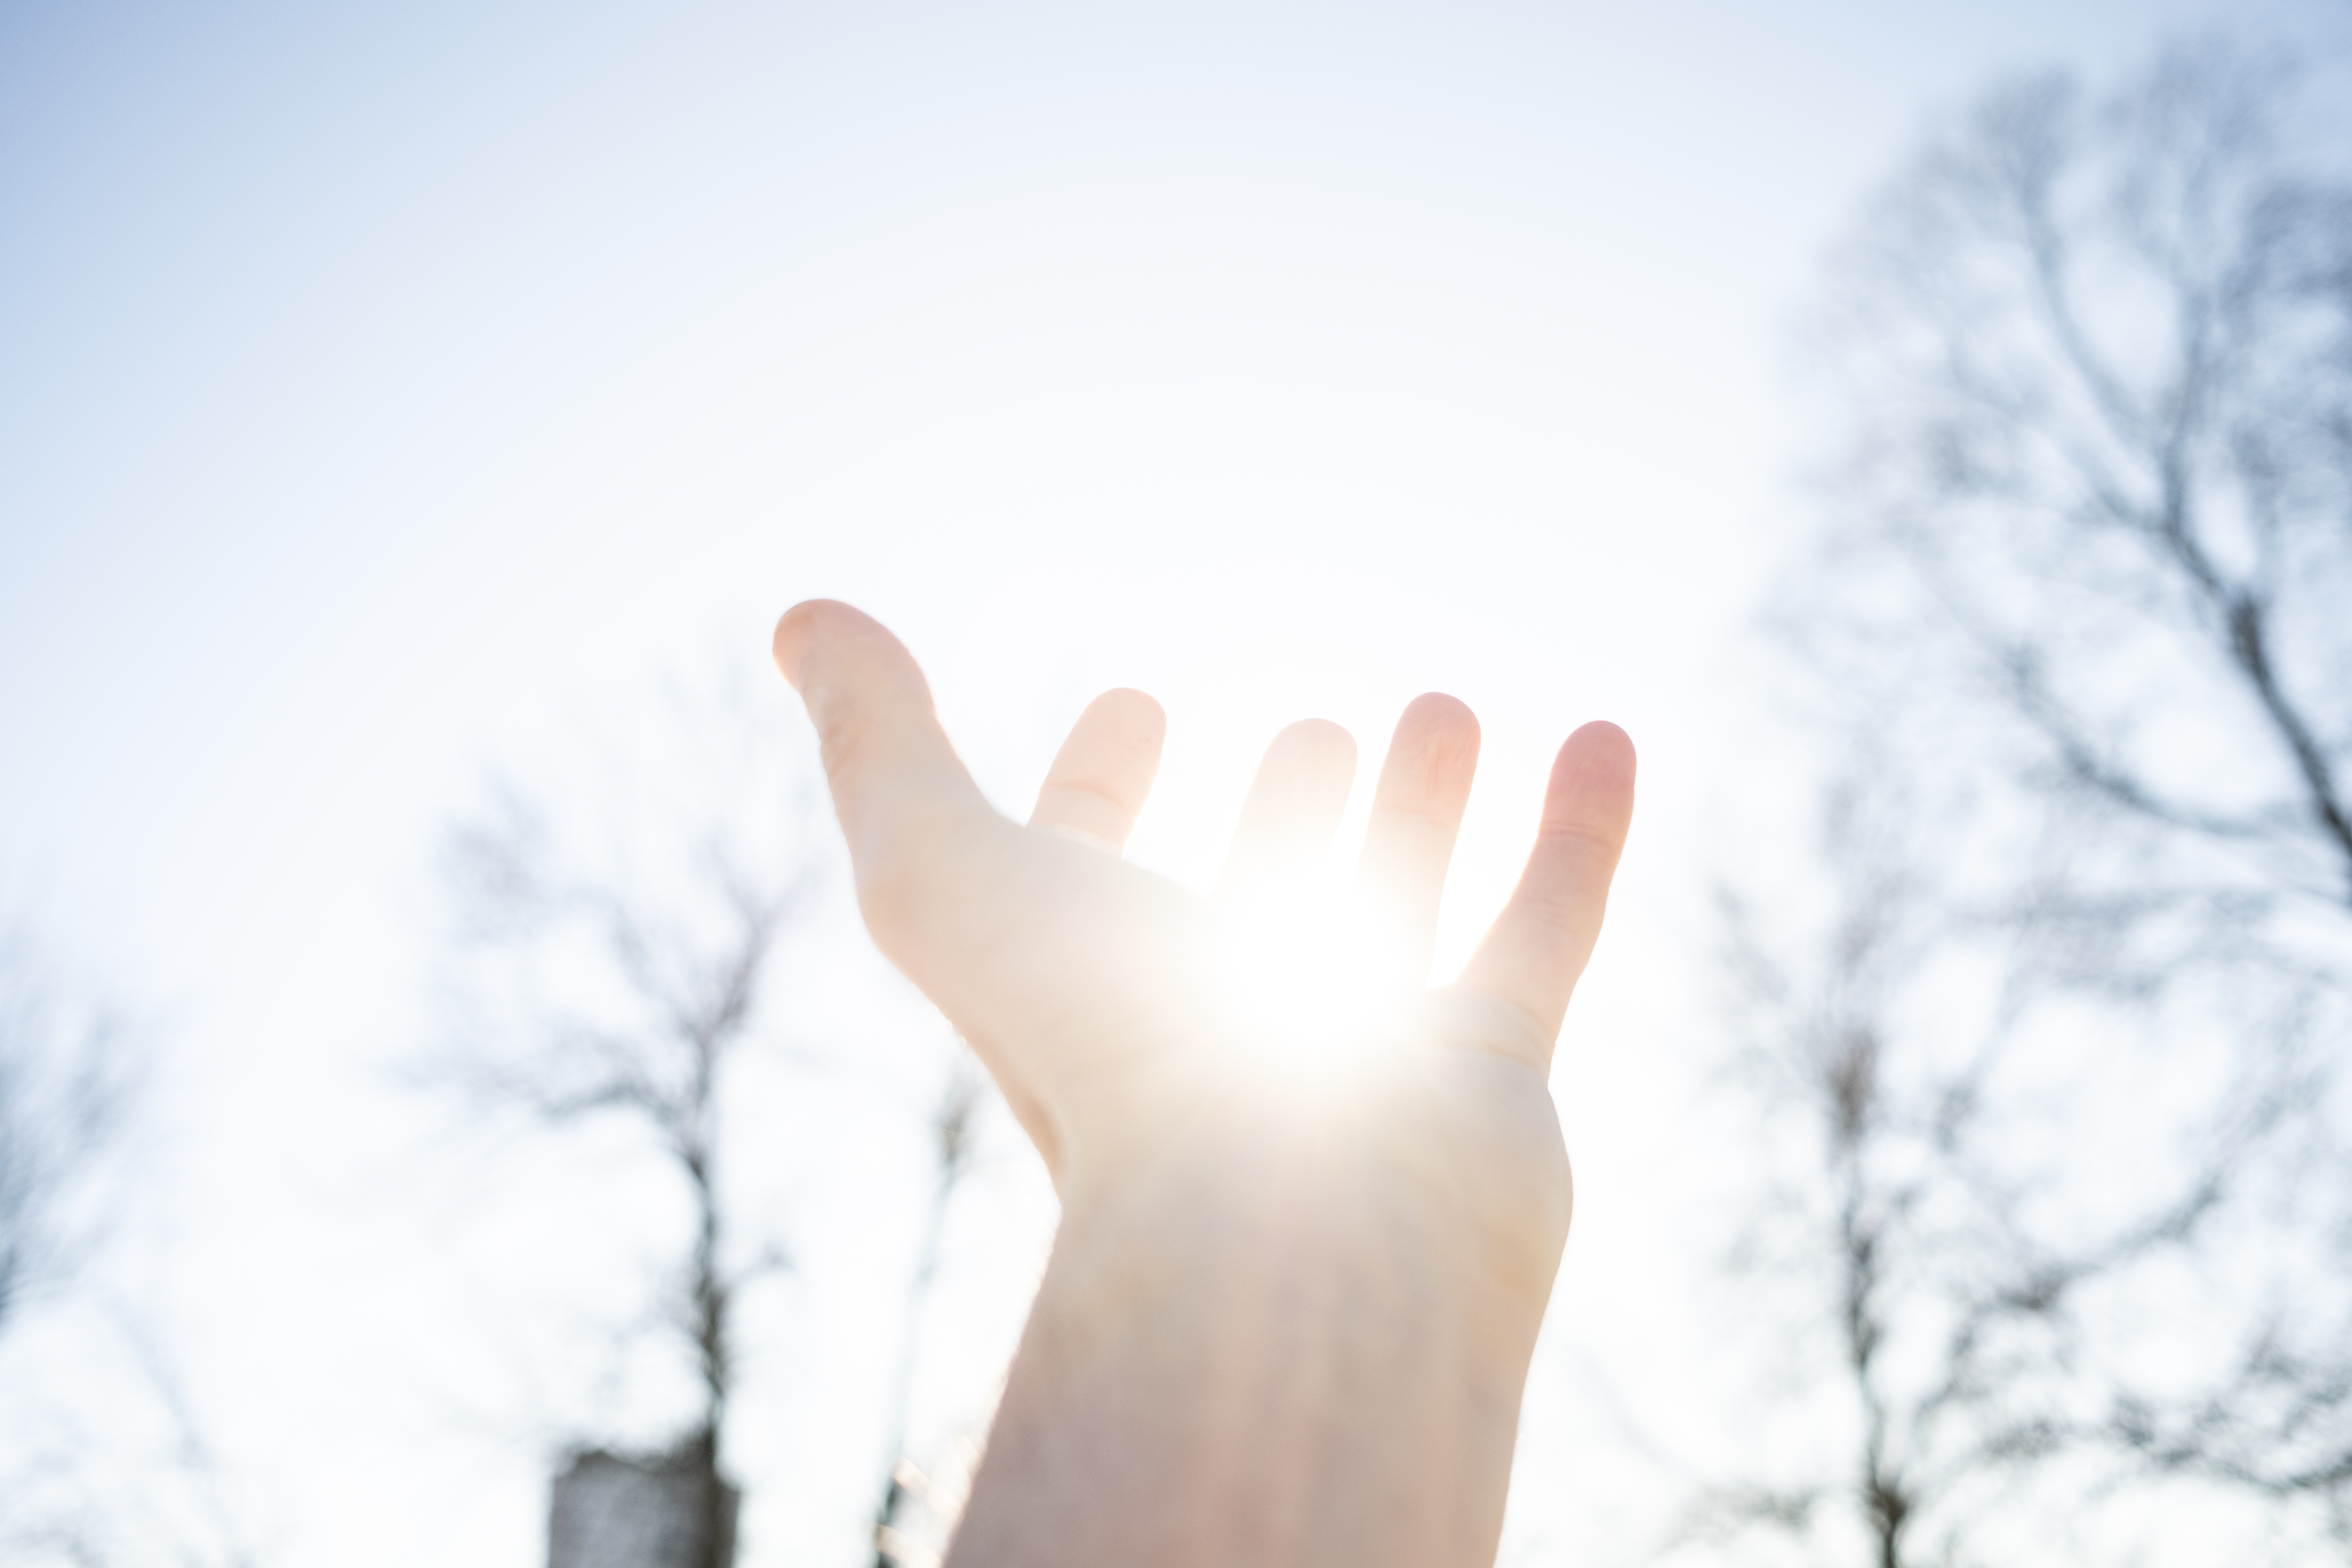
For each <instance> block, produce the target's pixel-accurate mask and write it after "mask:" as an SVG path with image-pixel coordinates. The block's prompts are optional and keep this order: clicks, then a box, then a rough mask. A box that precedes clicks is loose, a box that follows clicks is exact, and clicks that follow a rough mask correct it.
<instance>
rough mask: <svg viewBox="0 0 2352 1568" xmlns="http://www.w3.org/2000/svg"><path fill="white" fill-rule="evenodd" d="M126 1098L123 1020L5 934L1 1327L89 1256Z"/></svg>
mask: <svg viewBox="0 0 2352 1568" xmlns="http://www.w3.org/2000/svg"><path fill="white" fill-rule="evenodd" d="M124 1101H125V1083H124V1055H123V1031H122V1025H121V1018H120V1017H119V1016H117V1015H116V1014H115V1012H113V1011H112V1010H111V1009H109V1008H107V1007H104V1006H92V1005H86V1004H79V1003H77V1002H76V1001H75V1000H74V999H72V998H71V997H69V996H68V994H66V992H65V990H64V988H63V987H61V986H60V985H59V984H58V983H57V981H56V980H55V978H54V977H53V975H52V974H51V973H49V971H48V970H47V968H46V967H45V965H44V964H43V963H42V961H41V959H40V957H39V955H38V954H37V952H36V951H35V949H34V946H33V942H32V940H31V939H30V937H28V936H26V935H25V934H24V933H22V932H16V933H12V934H7V935H0V1334H5V1333H6V1332H7V1330H8V1327H9V1325H10V1323H11V1322H12V1321H14V1320H15V1319H16V1317H17V1316H18V1315H19V1314H20V1313H21V1312H22V1311H23V1310H25V1309H26V1307H28V1306H30V1305H32V1304H34V1303H36V1302H37V1301H39V1300H42V1299H43V1298H45V1297H47V1296H51V1295H53V1294H55V1293H56V1292H58V1291H59V1290H62V1289H64V1288H65V1287H66V1286H67V1285H68V1283H69V1282H70V1281H71V1280H72V1279H73V1276H74V1274H75V1272H76V1270H77V1268H78V1267H79V1264H80V1263H81V1261H82V1259H83V1258H85V1257H86V1256H87V1254H88V1251H89V1247H90V1244H91V1243H92V1241H93V1240H94V1239H95V1233H96V1226H97V1221H98V1219H99V1217H100V1216H99V1213H98V1207H97V1203H96V1200H97V1197H98V1195H99V1194H98V1187H99V1184H100V1178H101V1176H102V1173H103V1169H104V1162H105V1159H106V1156H107V1153H108V1151H109V1146H110V1143H111V1142H113V1139H114V1135H115V1132H116V1131H117V1130H118V1128H119V1127H120V1125H121V1117H122V1111H123V1106H124Z"/></svg>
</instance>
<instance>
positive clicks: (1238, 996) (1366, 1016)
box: [1217, 879, 1419, 1080]
mask: <svg viewBox="0 0 2352 1568" xmlns="http://www.w3.org/2000/svg"><path fill="white" fill-rule="evenodd" d="M1401 928H1402V921H1400V920H1398V919H1397V918H1396V917H1395V915H1394V913H1393V911H1391V910H1386V909H1385V908H1384V907H1382V905H1381V901H1380V900H1375V899H1372V898H1369V897H1367V896H1366V895H1365V894H1364V892H1363V890H1362V889H1360V888H1356V887H1350V886H1349V885H1347V884H1345V883H1344V882H1340V881H1339V880H1338V879H1315V880H1313V881H1302V882H1299V883H1295V884H1291V885H1287V886H1284V887H1280V888H1274V889H1257V890H1253V892H1252V893H1250V894H1249V895H1247V896H1245V897H1243V898H1239V899H1235V900H1232V901H1230V902H1228V903H1227V904H1225V905H1224V906H1223V908H1222V909H1221V910H1219V918H1218V924H1217V937H1218V942H1217V959H1218V975H1219V981H1220V984H1221V986H1222V988H1223V993H1224V995H1223V1002H1224V1004H1225V1010H1226V1012H1227V1013H1228V1014H1229V1016H1233V1017H1234V1018H1237V1019H1239V1020H1240V1021H1241V1023H1242V1029H1241V1031H1240V1037H1239V1039H1238V1040H1237V1042H1236V1044H1237V1045H1238V1047H1240V1048H1241V1050H1242V1051H1243V1052H1244V1053H1245V1061H1246V1062H1247V1064H1248V1065H1249V1066H1251V1067H1252V1068H1258V1069H1263V1070H1265V1071H1268V1072H1271V1073H1272V1074H1273V1075H1275V1076H1276V1077H1277V1078H1281V1079H1294V1078H1297V1077H1302V1076H1303V1077H1307V1078H1311V1079H1318V1080H1320V1079H1329V1078H1331V1077H1333V1076H1337V1075H1342V1074H1345V1073H1347V1072H1348V1071H1349V1070H1350V1069H1351V1068H1361V1067H1363V1066H1366V1065H1368V1064H1370V1063H1371V1062H1373V1061H1376V1060H1379V1059H1381V1058H1384V1057H1385V1056H1386V1055H1387V1054H1388V1053H1389V1051H1390V1050H1391V1047H1392V1046H1393V1043H1394V1034H1395V1026H1396V1021H1397V1017H1398V1013H1399V1008H1398V1004H1399V1002H1400V1000H1401V999H1402V992H1403V991H1404V990H1405V989H1406V988H1407V986H1408V985H1410V984H1412V983H1413V982H1415V981H1417V980H1418V978H1419V977H1418V976H1412V975H1408V974H1407V973H1405V969H1404V966H1403V964H1402V963H1401V962H1400V961H1399V953H1400V951H1401V949H1402V929H1401Z"/></svg>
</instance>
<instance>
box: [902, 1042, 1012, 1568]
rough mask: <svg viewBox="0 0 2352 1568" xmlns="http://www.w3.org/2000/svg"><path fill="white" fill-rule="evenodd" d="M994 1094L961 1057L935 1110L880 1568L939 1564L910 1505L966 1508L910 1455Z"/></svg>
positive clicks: (928, 1509) (930, 1509) (936, 1547)
mask: <svg viewBox="0 0 2352 1568" xmlns="http://www.w3.org/2000/svg"><path fill="white" fill-rule="evenodd" d="M993 1093H994V1088H993V1086H992V1084H991V1083H990V1082H989V1079H988V1074H987V1071H986V1069H985V1068H982V1066H981V1065H980V1059H979V1058H977V1057H974V1056H973V1055H971V1052H970V1051H965V1050H960V1051H959V1052H958V1053H957V1055H956V1057H955V1059H954V1062H953V1065H952V1066H951V1067H950V1068H949V1069H948V1076H947V1079H946V1082H945V1083H944V1085H943V1086H942V1087H941V1089H940V1095H939V1099H938V1100H937V1101H936V1102H934V1104H933V1105H932V1107H931V1116H930V1128H929V1131H930V1134H931V1158H932V1161H933V1171H932V1184H931V1202H930V1207H929V1210H928V1212H927V1213H926V1214H925V1215H924V1219H923V1232H922V1239H921V1241H920V1242H919V1245H918V1247H917V1251H916V1255H915V1269H914V1273H913V1274H912V1275H911V1276H910V1277H909V1278H908V1282H907V1328H906V1334H905V1338H904V1342H903V1343H902V1345H901V1347H900V1349H899V1352H898V1388H897V1390H896V1391H895V1393H894V1394H893V1397H892V1401H891V1413H890V1414H891V1422H892V1428H891V1436H890V1446H889V1448H888V1453H889V1455H890V1473H889V1475H888V1477H887V1479H885V1480H884V1482H883V1488H882V1503H881V1506H880V1507H879V1508H878V1509H877V1510H875V1515H874V1568H928V1565H929V1564H932V1563H937V1562H938V1561H939V1560H940V1558H941V1556H942V1555H943V1552H944V1550H945V1546H946V1542H944V1541H936V1542H935V1541H930V1540H927V1539H921V1538H919V1536H918V1535H917V1533H916V1532H915V1531H911V1530H909V1529H908V1519H907V1515H908V1504H909V1503H910V1502H912V1503H915V1504H917V1505H919V1506H920V1507H921V1508H922V1510H923V1511H924V1512H925V1513H926V1514H927V1515H929V1516H936V1515H939V1514H940V1513H942V1512H943V1511H944V1512H950V1518H948V1519H946V1520H944V1521H942V1522H943V1523H944V1524H946V1525H947V1526H948V1527H949V1528H952V1524H953V1519H952V1517H951V1511H952V1508H953V1507H957V1506H960V1505H961V1500H960V1499H958V1500H956V1502H955V1503H954V1504H951V1505H950V1507H949V1508H948V1509H945V1510H943V1509H942V1507H941V1506H940V1505H941V1500H942V1498H943V1496H944V1495H945V1493H946V1492H948V1491H950V1490H951V1489H952V1485H951V1483H949V1484H943V1483H942V1482H941V1481H940V1479H939V1478H936V1477H933V1476H930V1475H927V1474H926V1473H925V1472H924V1470H923V1468H922V1467H921V1466H919V1465H918V1464H917V1463H916V1462H915V1460H914V1458H913V1456H912V1455H910V1454H908V1452H907V1451H906V1448H907V1436H908V1425H909V1417H910V1415H911V1414H912V1410H911V1406H912V1405H913V1402H914V1392H915V1373H916V1371H917V1368H918V1365H919V1363H920V1361H921V1358H922V1341H923V1320H924V1309H925V1308H926V1307H927V1306H929V1302H930V1295H931V1287H932V1285H933V1284H934V1283H936V1282H937V1280H938V1278H939V1269H940V1243H941V1241H942V1240H943V1238H944V1237H946V1234H947V1223H948V1213H949V1210H950V1206H951V1205H953V1204H954V1202H955V1195H956V1191H957V1189H958V1188H959V1187H961V1185H962V1184H963V1180H964V1178H965V1177H966V1176H968V1175H969V1174H971V1167H972V1162H973V1160H974V1159H975V1158H976V1156H977V1152H978V1140H979V1131H980V1129H979V1125H978V1122H979V1117H980V1113H981V1110H982V1107H983V1105H984V1104H985V1103H986V1101H987V1100H989V1098H990V1097H991V1096H992V1094H993Z"/></svg>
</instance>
